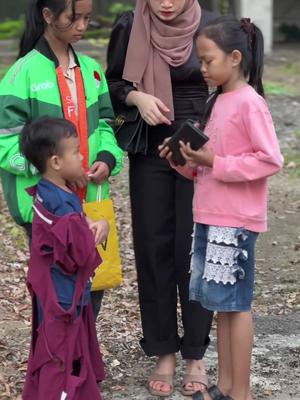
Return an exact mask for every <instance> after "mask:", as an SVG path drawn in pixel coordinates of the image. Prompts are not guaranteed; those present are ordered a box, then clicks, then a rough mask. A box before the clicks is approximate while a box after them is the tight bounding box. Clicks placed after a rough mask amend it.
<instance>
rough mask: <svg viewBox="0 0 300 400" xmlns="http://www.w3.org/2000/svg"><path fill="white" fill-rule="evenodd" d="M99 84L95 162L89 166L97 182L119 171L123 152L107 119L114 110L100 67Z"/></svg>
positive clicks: (112, 114)
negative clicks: (97, 146) (97, 144)
mask: <svg viewBox="0 0 300 400" xmlns="http://www.w3.org/2000/svg"><path fill="white" fill-rule="evenodd" d="M99 74H100V78H101V85H100V87H99V128H98V132H97V134H98V135H100V137H99V140H98V143H99V148H98V153H97V157H96V160H95V162H94V163H93V165H92V166H91V168H90V171H89V176H90V178H91V179H92V180H93V181H94V182H95V183H97V184H100V183H101V182H103V181H104V180H106V179H107V178H108V177H109V176H110V175H116V174H118V173H119V172H120V170H121V168H122V165H123V160H124V152H123V150H122V149H121V148H120V147H119V146H118V144H117V141H116V138H115V135H114V132H113V129H112V127H111V126H110V125H109V124H108V120H111V119H113V118H114V112H113V109H112V104H111V100H110V96H109V92H108V85H107V81H106V78H105V75H104V73H103V71H102V69H101V68H100V69H99Z"/></svg>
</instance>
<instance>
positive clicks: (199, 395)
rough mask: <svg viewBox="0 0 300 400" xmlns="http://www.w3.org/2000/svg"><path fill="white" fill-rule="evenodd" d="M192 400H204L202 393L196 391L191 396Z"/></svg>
mask: <svg viewBox="0 0 300 400" xmlns="http://www.w3.org/2000/svg"><path fill="white" fill-rule="evenodd" d="M192 399H193V400H204V396H203V393H202V392H200V390H198V392H196V393H194V394H193V395H192Z"/></svg>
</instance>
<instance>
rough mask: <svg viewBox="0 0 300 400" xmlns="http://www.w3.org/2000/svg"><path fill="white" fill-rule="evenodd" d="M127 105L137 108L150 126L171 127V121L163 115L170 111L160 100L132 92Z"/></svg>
mask: <svg viewBox="0 0 300 400" xmlns="http://www.w3.org/2000/svg"><path fill="white" fill-rule="evenodd" d="M126 103H127V104H128V105H134V106H136V107H137V108H138V109H139V112H140V114H141V117H142V118H143V120H144V121H145V122H147V124H148V125H152V126H155V125H159V124H166V125H171V121H170V120H169V119H168V118H167V117H166V116H165V115H164V114H163V113H168V112H170V110H169V109H168V107H167V106H166V105H165V104H164V103H163V102H162V101H161V100H160V99H158V98H157V97H155V96H152V95H151V94H147V93H143V92H138V91H136V90H132V91H131V92H130V93H129V94H128V96H127V98H126Z"/></svg>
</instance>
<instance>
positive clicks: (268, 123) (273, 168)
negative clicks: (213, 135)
mask: <svg viewBox="0 0 300 400" xmlns="http://www.w3.org/2000/svg"><path fill="white" fill-rule="evenodd" d="M243 123H244V127H245V129H246V130H247V133H248V136H249V138H250V141H251V145H252V148H253V151H251V152H248V153H243V154H241V155H237V156H235V155H228V156H225V157H221V156H218V155H215V156H214V162H213V170H212V173H213V176H214V178H215V179H218V180H220V181H223V182H243V181H254V180H257V179H262V178H266V177H268V176H271V175H274V174H275V173H276V172H278V171H279V170H280V169H281V168H282V165H283V156H282V154H281V152H280V148H279V144H278V141H277V137H276V132H275V128H274V125H273V121H272V117H271V115H270V112H269V110H268V108H267V106H266V105H265V103H264V101H263V100H262V102H261V104H259V106H258V107H257V108H256V109H255V110H253V109H252V110H250V112H247V113H245V115H244V120H243Z"/></svg>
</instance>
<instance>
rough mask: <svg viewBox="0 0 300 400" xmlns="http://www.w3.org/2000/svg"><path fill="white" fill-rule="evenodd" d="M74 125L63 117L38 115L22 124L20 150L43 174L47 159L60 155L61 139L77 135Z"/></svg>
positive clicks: (61, 149) (61, 150)
mask: <svg viewBox="0 0 300 400" xmlns="http://www.w3.org/2000/svg"><path fill="white" fill-rule="evenodd" d="M77 136H78V135H77V131H76V127H75V125H74V124H73V123H72V122H70V121H68V120H66V119H63V118H52V117H40V118H37V119H35V120H33V121H32V122H31V123H29V124H27V125H25V126H24V128H23V130H22V132H21V136H20V151H21V153H22V154H23V155H24V156H25V157H26V159H27V160H28V161H29V162H30V163H31V164H32V165H34V166H35V168H36V169H37V170H38V171H39V172H40V173H41V174H43V173H44V172H45V171H46V165H47V160H48V159H49V158H51V157H52V156H54V155H61V154H62V153H63V148H62V145H61V140H62V139H65V138H69V137H77Z"/></svg>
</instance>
